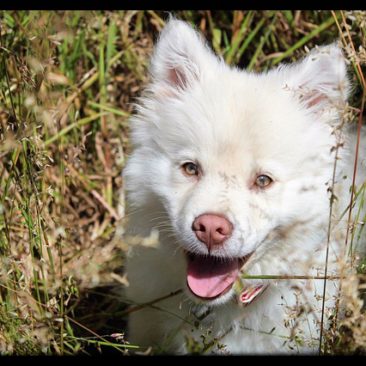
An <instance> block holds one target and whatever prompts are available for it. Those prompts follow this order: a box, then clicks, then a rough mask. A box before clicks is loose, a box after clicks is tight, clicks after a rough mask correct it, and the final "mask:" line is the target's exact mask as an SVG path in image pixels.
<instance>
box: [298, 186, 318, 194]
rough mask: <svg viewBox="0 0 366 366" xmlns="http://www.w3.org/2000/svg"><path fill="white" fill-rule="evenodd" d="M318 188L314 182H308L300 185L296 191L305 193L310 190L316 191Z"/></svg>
mask: <svg viewBox="0 0 366 366" xmlns="http://www.w3.org/2000/svg"><path fill="white" fill-rule="evenodd" d="M317 189H318V187H317V186H316V185H314V184H310V185H308V186H306V185H305V186H302V187H300V188H299V190H298V193H307V192H310V191H316V190H317Z"/></svg>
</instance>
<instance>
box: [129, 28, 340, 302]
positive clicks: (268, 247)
mask: <svg viewBox="0 0 366 366" xmlns="http://www.w3.org/2000/svg"><path fill="white" fill-rule="evenodd" d="M151 73H152V77H153V82H152V84H151V85H150V88H149V93H148V94H147V95H146V96H145V97H144V98H143V99H142V105H141V106H140V107H139V113H138V114H137V116H136V117H134V119H133V120H132V128H133V135H132V136H133V141H134V143H135V151H134V153H133V155H132V157H131V159H130V161H129V164H128V166H127V168H126V171H125V176H126V177H127V190H128V191H129V194H130V201H131V202H132V203H134V204H135V205H140V204H141V205H142V204H143V202H144V200H146V199H147V197H148V196H149V195H150V194H151V192H152V193H153V194H154V195H155V196H157V197H159V199H160V200H161V201H162V203H163V205H164V207H165V209H166V211H167V213H168V215H169V218H170V223H171V226H172V227H173V229H174V232H175V236H176V237H177V238H178V241H179V245H181V246H182V247H183V249H184V250H185V252H186V253H187V263H188V265H187V281H188V286H189V288H190V290H191V291H192V293H193V294H194V295H196V296H197V297H199V298H204V299H210V300H213V299H220V298H221V299H224V298H227V296H226V297H225V296H224V294H226V293H228V291H227V290H228V289H230V288H231V286H232V283H233V282H234V280H235V277H236V276H237V273H238V270H239V269H240V267H241V266H242V265H243V264H244V263H245V262H248V263H247V265H250V261H257V262H258V261H260V259H261V258H262V257H264V256H267V257H268V255H271V256H278V257H279V258H283V260H286V258H289V256H288V255H289V251H291V250H294V248H296V245H301V244H300V242H301V240H299V239H301V238H299V236H301V235H306V236H308V237H309V236H312V235H313V236H314V243H315V242H316V235H314V233H313V232H312V229H314V228H315V227H317V226H319V225H323V226H326V222H327V219H328V215H329V196H328V193H327V188H328V187H327V184H329V182H330V180H331V177H332V171H333V165H334V153H332V147H333V146H334V145H335V137H334V134H332V123H334V122H335V121H336V120H337V118H338V109H339V107H341V106H343V104H344V102H345V100H346V98H347V80H346V69H345V64H344V60H343V57H342V54H341V52H340V50H339V49H338V47H336V46H335V45H331V46H327V47H323V48H319V49H318V50H314V51H312V52H311V53H310V55H308V56H307V57H306V58H305V59H304V60H303V61H302V62H300V63H298V64H295V65H293V66H291V67H283V68H278V69H276V70H272V71H271V72H269V73H266V74H250V73H247V72H245V71H240V70H237V69H234V68H229V67H228V66H227V65H225V64H224V62H223V61H221V60H219V59H218V58H217V57H216V56H214V55H213V54H212V53H211V51H210V50H209V49H208V48H207V47H206V46H205V45H204V43H203V42H202V40H201V39H200V37H199V35H198V34H197V33H196V32H195V31H194V30H193V29H192V28H190V27H189V26H188V25H186V24H185V23H183V22H180V21H170V22H169V23H168V25H167V26H166V28H165V29H164V31H163V33H162V35H161V37H160V40H159V42H158V44H157V47H156V51H155V54H154V56H153V59H152V67H151ZM309 242H310V243H311V240H309V238H308V239H307V243H309ZM291 246H292V249H291ZM308 250H309V251H311V250H313V248H312V247H311V244H309V248H308ZM281 256H282V257H281Z"/></svg>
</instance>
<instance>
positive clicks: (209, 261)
mask: <svg viewBox="0 0 366 366" xmlns="http://www.w3.org/2000/svg"><path fill="white" fill-rule="evenodd" d="M238 272H239V263H238V259H231V260H226V259H225V260H224V259H222V258H214V257H204V256H193V255H189V256H188V268H187V283H188V286H189V288H190V290H191V291H192V292H193V293H194V294H195V295H197V296H199V297H203V298H213V297H216V296H219V295H221V294H222V293H223V292H224V291H225V290H226V289H227V288H229V287H231V286H232V285H233V283H234V281H235V280H236V277H237V275H238Z"/></svg>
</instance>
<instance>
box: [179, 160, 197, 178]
mask: <svg viewBox="0 0 366 366" xmlns="http://www.w3.org/2000/svg"><path fill="white" fill-rule="evenodd" d="M182 170H183V173H184V174H185V175H188V176H194V175H196V176H198V173H199V169H198V165H197V164H195V163H192V162H188V163H184V164H183V165H182Z"/></svg>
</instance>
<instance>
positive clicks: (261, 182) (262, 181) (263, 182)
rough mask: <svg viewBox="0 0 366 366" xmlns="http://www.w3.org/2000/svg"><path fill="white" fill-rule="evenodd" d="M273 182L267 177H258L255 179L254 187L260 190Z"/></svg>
mask: <svg viewBox="0 0 366 366" xmlns="http://www.w3.org/2000/svg"><path fill="white" fill-rule="evenodd" d="M272 182H273V179H272V178H270V177H269V176H268V175H264V174H263V175H258V177H257V179H256V180H255V184H256V186H258V187H260V188H265V187H268V186H269V185H270V184H271V183H272Z"/></svg>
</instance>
